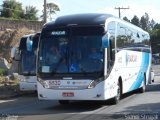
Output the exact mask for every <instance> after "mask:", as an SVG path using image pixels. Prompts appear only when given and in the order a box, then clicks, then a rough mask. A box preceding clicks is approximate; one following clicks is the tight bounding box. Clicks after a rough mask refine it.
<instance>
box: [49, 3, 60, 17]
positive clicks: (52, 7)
mask: <svg viewBox="0 0 160 120" xmlns="http://www.w3.org/2000/svg"><path fill="white" fill-rule="evenodd" d="M56 11H60V9H59V6H58V5H56V4H55V3H47V15H48V17H49V19H50V20H52V15H54V14H56Z"/></svg>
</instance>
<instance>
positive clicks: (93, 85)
mask: <svg viewBox="0 0 160 120" xmlns="http://www.w3.org/2000/svg"><path fill="white" fill-rule="evenodd" d="M95 86H96V84H95V81H94V80H93V81H92V82H91V83H90V84H89V86H88V88H89V89H91V88H94V87H95Z"/></svg>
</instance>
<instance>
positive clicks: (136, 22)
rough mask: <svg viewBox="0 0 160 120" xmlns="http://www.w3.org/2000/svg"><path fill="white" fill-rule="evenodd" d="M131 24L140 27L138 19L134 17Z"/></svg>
mask: <svg viewBox="0 0 160 120" xmlns="http://www.w3.org/2000/svg"><path fill="white" fill-rule="evenodd" d="M131 23H132V24H134V25H136V26H138V27H140V23H139V18H138V17H137V16H136V15H135V16H134V17H133V18H132V20H131Z"/></svg>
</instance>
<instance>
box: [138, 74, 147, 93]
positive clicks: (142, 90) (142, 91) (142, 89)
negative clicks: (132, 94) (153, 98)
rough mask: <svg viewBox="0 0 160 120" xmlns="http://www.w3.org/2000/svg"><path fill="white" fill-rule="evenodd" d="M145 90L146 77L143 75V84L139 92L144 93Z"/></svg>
mask: <svg viewBox="0 0 160 120" xmlns="http://www.w3.org/2000/svg"><path fill="white" fill-rule="evenodd" d="M145 91H146V77H145V75H144V81H143V86H142V87H141V88H140V90H139V92H140V93H144V92H145Z"/></svg>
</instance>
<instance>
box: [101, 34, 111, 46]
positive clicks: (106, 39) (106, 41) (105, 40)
mask: <svg viewBox="0 0 160 120" xmlns="http://www.w3.org/2000/svg"><path fill="white" fill-rule="evenodd" d="M109 45H110V43H109V34H105V35H104V36H103V37H102V48H108V47H109Z"/></svg>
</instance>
